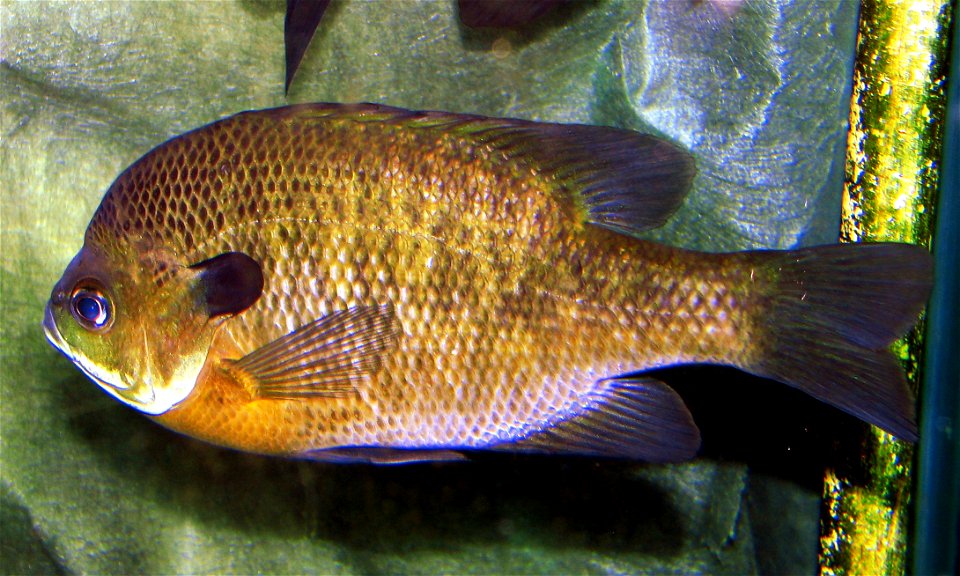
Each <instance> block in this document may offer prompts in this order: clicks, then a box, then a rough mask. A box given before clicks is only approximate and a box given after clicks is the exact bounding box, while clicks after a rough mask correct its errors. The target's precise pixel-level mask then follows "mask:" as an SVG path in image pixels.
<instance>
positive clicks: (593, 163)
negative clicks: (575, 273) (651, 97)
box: [246, 103, 696, 234]
mask: <svg viewBox="0 0 960 576" xmlns="http://www.w3.org/2000/svg"><path fill="white" fill-rule="evenodd" d="M261 113H262V114H267V115H270V116H272V117H274V118H276V119H283V120H292V121H296V120H304V121H306V120H310V119H315V120H327V119H339V120H352V121H355V122H363V123H367V122H369V123H384V124H399V125H402V126H404V127H406V128H410V129H422V130H439V131H443V132H445V133H451V134H454V135H456V136H459V137H461V138H464V139H466V140H470V141H474V142H475V143H476V144H477V145H486V146H491V147H493V148H494V149H496V150H497V151H499V152H501V153H503V154H504V155H505V156H506V157H507V158H510V159H511V160H513V161H516V162H518V163H520V164H521V165H523V166H526V167H529V168H530V169H534V170H537V171H539V172H541V173H543V174H546V175H548V176H553V177H554V178H556V179H557V180H558V181H559V182H560V183H561V184H563V185H565V186H566V187H567V188H568V189H569V190H570V191H571V192H572V193H573V194H574V195H576V198H574V201H575V202H578V203H579V204H580V205H581V206H583V207H584V208H585V210H584V211H583V212H582V214H583V218H584V219H585V220H587V221H589V222H591V223H593V224H597V225H600V226H604V227H607V228H612V229H615V230H617V231H620V232H624V233H627V234H636V233H638V232H642V231H644V230H649V229H651V228H656V227H658V226H660V225H662V224H663V223H664V222H665V221H666V220H667V218H668V217H669V216H670V215H671V214H672V213H673V212H674V211H675V210H676V209H677V208H678V207H679V206H680V204H681V203H682V202H683V199H684V197H685V196H686V194H687V192H688V191H689V189H690V186H691V183H692V182H693V178H694V176H695V175H696V165H695V162H694V159H693V157H692V156H691V155H690V154H689V153H687V152H685V151H684V150H681V149H680V148H679V147H677V146H676V145H674V144H672V143H670V142H668V141H667V140H664V139H662V138H658V137H656V136H652V135H649V134H641V133H639V132H635V131H633V130H624V129H621V128H611V127H608V126H591V125H586V124H554V123H547V122H531V121H529V120H517V119H512V118H490V117H486V116H476V115H470V114H454V113H451V112H436V111H411V110H404V109H402V108H394V107H391V106H384V105H381V104H324V103H321V104H304V105H298V106H290V107H286V108H276V109H273V110H266V111H262V112H248V113H246V114H261Z"/></svg>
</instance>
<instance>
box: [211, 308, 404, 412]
mask: <svg viewBox="0 0 960 576" xmlns="http://www.w3.org/2000/svg"><path fill="white" fill-rule="evenodd" d="M396 335H397V322H396V317H395V315H394V313H393V308H392V307H390V306H360V307H356V308H350V309H348V310H341V311H339V312H334V313H332V314H329V315H327V316H324V317H322V318H319V319H317V320H315V321H313V322H311V323H309V324H305V325H304V326H301V327H300V328H298V329H296V330H294V331H293V332H291V333H290V334H287V335H286V336H283V337H281V338H278V339H276V340H274V341H273V342H270V343H269V344H267V345H265V346H263V347H261V348H258V349H256V350H254V351H253V352H251V353H250V354H247V355H246V356H244V357H243V358H241V359H239V360H228V361H226V362H225V363H224V369H225V370H226V371H227V372H228V373H229V374H231V375H232V376H234V377H235V378H236V379H237V380H238V381H239V382H241V383H242V384H243V385H244V387H245V388H247V389H248V390H249V391H250V392H251V394H253V395H254V396H255V397H258V398H287V399H289V398H310V397H338V396H345V395H347V394H351V393H354V392H355V391H356V386H357V384H358V382H359V381H360V379H362V378H364V377H366V376H367V375H369V374H370V373H372V372H374V371H376V369H377V368H378V367H379V366H380V363H381V361H382V356H383V354H384V352H386V351H387V350H388V349H390V348H391V347H392V346H393V344H394V342H395V341H396Z"/></svg>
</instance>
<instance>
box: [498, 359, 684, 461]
mask: <svg viewBox="0 0 960 576" xmlns="http://www.w3.org/2000/svg"><path fill="white" fill-rule="evenodd" d="M699 447H700V431H699V430H698V429H697V425H696V424H695V423H694V421H693V416H691V414H690V411H689V410H688V409H687V407H686V405H685V404H684V403H683V399H681V398H680V396H679V395H678V394H677V393H676V392H675V391H674V390H673V389H672V388H670V387H669V386H667V385H666V384H664V383H663V382H660V381H659V380H654V379H653V378H645V377H636V378H616V379H608V380H604V381H603V382H601V383H600V384H599V386H598V390H597V391H595V392H593V393H592V394H591V395H590V397H589V398H588V400H587V402H586V405H585V407H584V408H583V410H582V411H581V412H580V413H578V414H576V415H574V416H573V417H571V418H569V419H566V420H564V421H562V422H560V423H558V424H556V425H555V426H553V427H551V428H547V429H544V430H542V431H539V432H536V433H534V434H532V435H530V436H527V437H526V438H523V439H521V440H518V441H516V442H509V443H504V444H498V445H495V446H492V447H491V448H492V449H495V450H506V451H516V452H542V453H561V454H582V455H591V456H604V457H610V458H626V459H631V460H644V461H647V462H676V461H682V460H689V459H690V458H693V457H694V456H695V455H696V453H697V450H698V449H699Z"/></svg>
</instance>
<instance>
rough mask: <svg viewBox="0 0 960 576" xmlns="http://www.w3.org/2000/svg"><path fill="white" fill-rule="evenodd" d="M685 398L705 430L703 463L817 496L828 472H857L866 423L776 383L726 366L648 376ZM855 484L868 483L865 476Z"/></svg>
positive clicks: (687, 368)
mask: <svg viewBox="0 0 960 576" xmlns="http://www.w3.org/2000/svg"><path fill="white" fill-rule="evenodd" d="M650 374H652V375H654V376H655V377H657V378H659V379H661V380H663V381H664V382H666V383H667V384H669V385H670V386H672V387H673V388H674V389H675V390H677V392H678V393H679V394H680V395H681V396H682V397H683V399H684V402H686V403H687V406H688V407H689V408H690V411H691V412H692V413H693V417H694V420H695V421H696V422H697V425H698V426H699V427H700V433H701V436H702V438H703V445H702V447H701V449H700V457H702V458H713V459H718V460H728V461H736V462H742V463H745V464H747V465H748V466H750V469H751V470H752V471H753V472H757V473H761V474H765V475H770V476H774V477H778V478H782V479H785V480H790V481H791V482H794V483H797V484H799V485H801V486H803V487H804V488H807V489H810V490H816V491H818V492H819V491H820V490H821V489H822V483H823V471H824V469H825V468H827V467H830V468H835V469H843V470H848V469H849V470H851V471H852V470H858V469H860V468H862V467H861V466H860V465H859V462H860V456H859V454H860V453H861V452H860V450H859V448H860V439H861V438H863V428H864V427H865V426H866V424H864V423H862V422H861V421H860V420H858V419H856V418H854V417H853V416H850V415H848V414H846V413H844V412H841V411H840V410H837V409H836V408H833V407H831V406H829V405H827V404H825V403H823V402H821V401H819V400H817V399H815V398H813V397H811V396H808V395H807V394H805V393H803V392H801V391H799V390H796V389H794V388H791V387H790V386H787V385H786V384H781V383H780V382H776V381H774V380H768V379H766V378H760V377H757V376H753V375H750V374H747V373H745V372H742V371H740V370H737V369H734V368H727V367H721V366H701V365H696V366H680V367H675V368H669V369H663V370H658V371H655V372H652V373H650ZM853 480H854V481H865V480H866V478H865V477H864V476H863V472H861V473H859V474H858V475H854V476H853Z"/></svg>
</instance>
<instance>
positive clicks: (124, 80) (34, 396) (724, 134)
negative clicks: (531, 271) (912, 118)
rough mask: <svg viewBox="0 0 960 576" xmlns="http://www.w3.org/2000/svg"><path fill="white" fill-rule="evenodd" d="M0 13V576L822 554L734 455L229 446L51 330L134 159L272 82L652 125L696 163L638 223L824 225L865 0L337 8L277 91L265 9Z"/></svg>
mask: <svg viewBox="0 0 960 576" xmlns="http://www.w3.org/2000/svg"><path fill="white" fill-rule="evenodd" d="M0 16H2V20H0V26H2V28H0V57H2V61H0V82H2V84H0V85H2V92H0V121H2V124H0V134H2V143H0V151H2V162H0V188H2V202H0V223H2V231H0V318H2V319H3V321H2V322H0V361H2V366H0V553H2V554H0V568H2V571H3V572H4V573H103V574H107V573H164V574H166V573H211V572H213V573H323V574H368V573H390V574H394V573H412V574H416V573H429V574H436V573H457V574H460V573H536V574H555V573H586V574H609V573H637V572H648V573H687V572H694V571H707V572H713V573H724V572H726V573H743V572H755V571H757V570H762V569H763V568H764V566H779V567H780V568H792V569H794V571H796V570H802V571H811V572H812V571H813V570H815V550H816V515H817V494H815V493H810V491H804V490H802V489H798V488H797V487H796V486H793V485H792V484H791V483H790V482H789V481H772V482H766V483H764V482H761V481H755V480H753V479H752V478H751V475H750V474H749V473H748V470H747V469H746V467H745V466H744V465H743V464H738V463H723V462H717V461H712V460H706V459H701V460H698V461H695V462H692V463H689V464H684V465H676V466H658V467H653V466H644V465H640V464H629V463H614V462H592V461H589V460H581V459H553V458H511V457H504V456H497V457H492V456H491V457H486V456H481V457H480V458H478V459H477V460H476V461H474V462H470V463H466V464H445V465H418V466H409V467H399V468H377V467H366V466H331V465H322V464H315V463H309V462H297V461H285V460H280V459H271V458H263V457H257V456H251V455H245V454H239V453H234V452H230V451H226V450H221V449H218V448H214V447H210V446H207V445H203V444H201V443H199V442H196V441H193V440H190V439H187V438H183V437H180V436H177V435H175V434H173V433H170V432H168V431H166V430H163V429H161V428H159V427H158V426H156V425H154V424H152V423H151V422H149V421H148V420H147V419H145V418H143V417H141V416H139V415H138V414H136V413H134V412H133V411H132V410H130V409H128V408H125V407H122V406H120V405H119V404H117V403H116V402H114V401H113V400H111V399H110V398H108V397H107V396H106V395H105V394H103V393H101V392H100V391H99V390H98V389H97V387H96V386H95V385H93V384H92V383H90V382H88V381H87V380H86V379H85V378H84V377H83V376H82V374H81V373H80V372H79V371H77V370H76V369H75V368H73V367H72V366H71V365H70V364H69V362H68V361H67V360H65V359H63V358H62V357H60V356H59V355H58V354H57V353H56V352H55V351H54V350H53V349H52V348H51V347H50V346H49V345H47V344H46V342H44V338H43V335H42V332H41V330H40V320H41V316H42V310H43V306H44V304H45V302H46V299H47V297H48V295H49V290H50V288H51V287H52V285H53V283H54V282H55V281H56V280H57V278H58V277H59V275H60V273H61V271H62V270H63V268H64V267H65V266H66V264H67V262H68V261H69V260H70V258H71V257H72V256H73V254H74V253H75V252H76V251H77V250H78V249H79V247H80V244H81V239H82V234H83V230H84V229H85V227H86V224H87V222H88V220H89V218H90V216H91V214H92V213H93V211H94V209H95V208H96V206H97V204H98V202H99V199H100V197H101V195H102V194H103V192H104V191H105V190H106V188H107V186H108V185H109V184H110V182H111V181H112V179H113V178H114V177H115V176H116V175H117V174H119V173H120V171H121V170H122V169H123V168H124V167H125V166H127V165H128V164H129V163H131V162H132V161H134V160H135V159H136V158H138V157H139V156H140V155H141V154H143V153H145V152H146V151H147V150H149V149H150V148H151V147H152V146H155V145H157V144H159V143H161V142H163V141H164V140H165V139H167V138H169V137H171V136H173V135H175V134H177V133H180V132H183V131H185V130H187V129H190V128H194V127H196V126H199V125H201V124H204V123H207V122H210V121H213V120H215V119H217V118H220V117H223V116H226V115H229V114H232V113H235V112H238V111H241V110H246V109H252V108H263V107H269V106H278V105H283V104H286V103H290V102H303V101H343V102H347V101H373V102H382V103H387V104H391V105H395V106H402V107H408V108H419V109H443V110H451V111H459V112H469V113H479V114H488V115H495V116H514V117H522V118H529V119H535V120H549V121H576V122H586V123H598V124H609V125H617V126H626V127H631V128H636V129H641V130H645V131H653V132H656V133H660V134H663V135H665V136H667V137H669V138H671V139H673V140H675V141H677V142H679V143H680V144H681V145H684V146H686V147H688V148H690V149H691V150H692V151H693V152H694V154H695V155H696V156H697V159H698V165H699V169H700V172H699V175H698V177H697V181H696V183H695V187H694V190H693V192H692V193H691V195H690V197H689V199H688V201H687V202H686V204H685V205H684V207H683V208H682V209H681V210H680V212H679V213H678V214H677V215H676V217H675V218H674V219H673V220H672V221H671V222H670V223H669V224H668V225H667V226H666V227H664V228H663V229H662V230H658V231H656V234H655V237H656V238H659V239H663V240H665V241H668V242H672V243H676V244H681V245H685V246H690V247H697V248H704V249H712V250H719V249H741V248H746V247H755V246H765V247H786V246H793V245H796V244H802V243H807V244H809V243H818V242H832V241H834V239H835V238H836V228H837V223H838V214H839V190H840V182H841V179H842V168H843V164H842V155H843V149H844V138H845V134H846V111H847V107H848V98H849V96H848V94H849V78H850V76H851V67H852V59H853V46H854V44H853V42H854V36H853V32H854V30H855V20H856V7H855V3H853V2H845V1H844V0H836V1H834V2H828V1H826V0H822V1H821V0H810V1H807V2H800V1H798V2H792V3H778V4H777V5H772V4H768V3H766V2H759V1H758V2H752V1H749V0H748V1H745V2H738V1H731V0H727V1H725V2H721V1H719V0H664V1H661V2H650V3H647V2H638V1H631V0H624V1H613V0H611V1H606V2H602V1H598V2H586V3H583V4H582V5H577V6H573V7H566V8H563V9H561V10H560V11H559V12H558V13H556V14H554V15H553V16H551V17H549V18H548V19H547V20H546V21H545V22H542V23H540V24H538V25H537V26H535V27H534V28H533V29H531V30H527V31H524V32H498V31H476V30H469V29H465V28H463V27H462V26H461V25H460V24H459V22H458V20H457V17H456V10H455V4H454V2H452V1H448V0H443V1H439V0H438V1H433V2H431V1H425V2H413V1H390V2H363V1H341V2H337V1H336V0H335V1H334V3H333V4H332V6H331V8H330V9H329V11H328V13H327V14H326V16H325V18H324V21H323V22H322V24H321V27H320V31H319V33H318V35H317V37H316V38H315V40H314V42H313V46H312V47H311V50H310V51H309V53H308V56H307V58H306V60H305V62H304V64H303V66H302V68H301V70H300V73H299V74H298V77H297V79H296V80H295V82H294V85H293V88H292V90H291V93H290V95H289V98H287V97H285V96H284V94H283V89H282V85H283V62H282V55H283V45H282V29H283V2H282V1H280V0H259V1H256V0H237V1H221V2H213V1H208V2H148V1H143V2H9V1H4V2H3V3H2V4H0ZM748 482H749V487H750V490H749V491H748V490H747V488H748ZM751 498H752V499H754V500H755V501H767V502H770V503H772V505H771V506H772V507H773V508H776V509H777V510H778V512H777V514H778V521H777V522H773V523H772V524H775V525H777V526H778V527H779V529H780V530H783V531H785V533H787V534H790V535H791V536H790V537H789V538H788V539H787V542H788V543H789V545H787V546H785V547H784V548H785V549H793V550H794V552H793V553H790V552H787V553H774V556H773V558H774V559H773V560H770V559H769V558H770V557H765V556H763V554H761V553H760V552H761V551H760V550H759V549H758V546H757V544H756V542H757V540H756V539H755V538H754V537H753V536H754V535H755V534H757V532H758V528H757V527H758V526H761V525H764V526H768V525H770V524H771V522H770V521H769V520H767V521H766V524H764V523H763V522H762V521H761V519H759V518H757V517H756V516H757V514H756V512H755V510H757V508H751V507H750V506H747V505H746V504H745V502H746V501H747V500H750V499H751ZM768 509H769V508H768ZM751 510H753V511H754V512H753V514H754V517H753V519H751ZM780 519H782V522H781V521H779V520H780ZM791 554H792V555H791ZM764 558H767V559H766V560H765V559H764ZM771 562H772V563H773V564H771ZM778 563H779V564H778Z"/></svg>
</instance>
